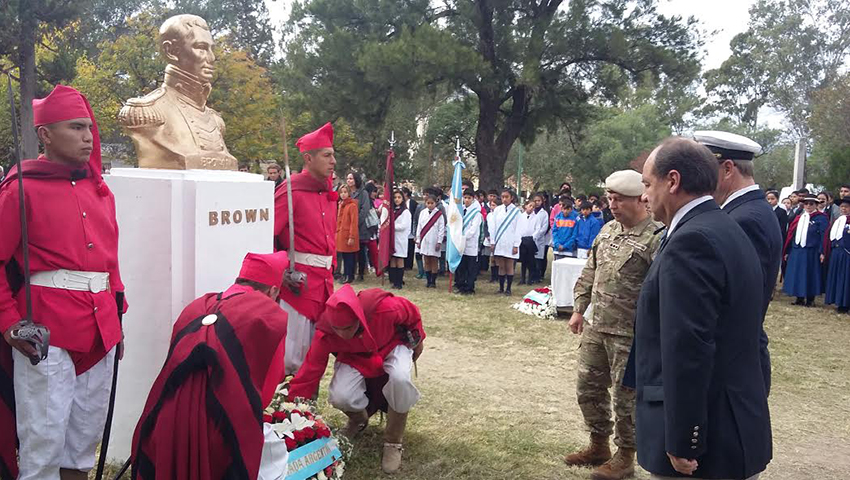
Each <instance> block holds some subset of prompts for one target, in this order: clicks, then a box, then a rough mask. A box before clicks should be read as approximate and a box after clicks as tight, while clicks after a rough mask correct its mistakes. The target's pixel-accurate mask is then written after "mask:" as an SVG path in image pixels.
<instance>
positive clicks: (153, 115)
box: [118, 87, 165, 128]
mask: <svg viewBox="0 0 850 480" xmlns="http://www.w3.org/2000/svg"><path fill="white" fill-rule="evenodd" d="M163 95H165V89H164V88H162V87H160V88H157V89H156V90H154V91H152V92H151V93H149V94H147V95H145V96H143V97H136V98H131V99H129V100H127V104H126V105H124V106H123V107H122V108H121V111H120V112H118V122H119V123H120V124H121V125H123V126H125V127H127V128H142V127H158V126H160V125H162V124H164V123H165V116H164V115H163V114H162V111H161V110H160V109H159V107H158V106H157V104H156V101H157V100H159V99H160V98H162V96H163Z"/></svg>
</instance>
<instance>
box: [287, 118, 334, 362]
mask: <svg viewBox="0 0 850 480" xmlns="http://www.w3.org/2000/svg"><path fill="white" fill-rule="evenodd" d="M333 133H334V132H333V126H331V124H330V123H327V124H325V125H324V126H323V127H322V128H320V129H318V130H316V131H315V132H312V133H308V134H307V135H304V136H303V137H301V138H300V139H299V140H298V142H297V143H296V145H297V146H298V150H299V151H300V152H301V156H302V157H303V159H304V169H303V170H302V171H301V173H297V174H295V175H292V210H293V212H294V218H293V219H292V222H293V223H294V225H290V224H289V222H290V219H289V212H288V207H287V205H288V203H287V202H288V200H287V195H286V190H287V189H288V188H289V182H284V183H282V184H281V185H280V186H279V187H278V188H277V190H276V191H275V196H274V227H275V228H274V235H275V242H276V245H277V249H278V250H285V251H286V250H288V249H289V228H290V227H294V228H295V248H294V250H295V251H294V252H293V254H292V255H293V258H292V259H291V260H292V261H293V262H295V268H296V270H298V271H300V272H303V273H305V274H306V275H307V281H306V285H304V284H296V283H293V282H292V281H290V279H288V277H287V279H286V280H285V286H286V287H287V288H283V289H281V292H280V306H281V308H283V309H284V310H285V311H286V313H287V314H288V315H289V330H288V331H287V334H286V373H288V374H294V373H295V372H297V371H298V368H299V367H301V363H303V362H304V357H305V356H306V355H307V350H308V349H309V348H310V342H311V341H312V339H313V334H314V332H315V331H316V326H315V321H316V318H317V317H318V316H319V313H320V312H321V311H322V309H323V308H324V305H325V302H326V301H327V300H328V298H329V297H330V296H331V294H332V293H333V290H334V278H333V269H334V263H335V262H336V208H337V200H338V198H339V197H338V196H337V194H336V192H334V191H333V190H332V188H331V176H332V175H333V172H334V166H335V165H336V158H334V149H333Z"/></svg>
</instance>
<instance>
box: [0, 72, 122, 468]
mask: <svg viewBox="0 0 850 480" xmlns="http://www.w3.org/2000/svg"><path fill="white" fill-rule="evenodd" d="M32 103H33V115H34V120H35V121H34V123H35V127H36V128H37V129H38V137H39V140H40V141H41V143H42V145H43V146H44V155H41V156H39V157H38V159H36V160H26V161H24V162H23V165H22V170H23V171H22V173H21V174H22V175H23V177H24V189H25V195H26V211H27V224H28V233H29V255H30V271H31V274H32V277H31V284H32V304H33V317H34V318H33V319H32V320H33V321H34V322H36V323H40V324H42V325H44V326H46V327H47V328H49V329H50V333H51V336H50V343H51V344H50V348H49V351H48V357H47V359H46V360H43V361H41V362H40V363H39V364H38V365H32V364H31V363H30V358H29V357H30V356H31V355H33V354H34V353H35V352H34V351H33V349H32V347H31V346H30V345H28V344H27V343H24V342H21V341H19V340H14V339H12V336H11V334H12V332H13V331H15V330H16V329H17V328H18V326H19V325H20V321H21V319H22V318H23V316H24V315H25V314H26V313H25V312H26V305H25V299H24V297H25V295H24V294H23V292H22V291H21V290H20V289H19V287H20V278H21V277H22V275H23V273H22V271H21V266H22V265H23V261H22V256H23V250H22V246H21V219H20V214H19V205H18V198H19V197H18V188H17V185H16V181H17V176H18V175H19V172H17V170H16V169H12V170H11V171H10V172H9V176H8V177H7V178H6V179H5V180H4V182H3V183H2V184H0V232H3V233H2V235H0V264H2V266H3V267H5V269H6V275H0V331H2V332H3V338H4V340H5V342H0V364H5V365H6V366H7V367H9V366H11V367H12V371H8V370H7V371H6V372H5V375H4V374H0V383H2V381H3V378H5V379H6V380H7V381H9V379H11V378H14V380H13V384H14V393H12V391H11V390H10V389H7V387H8V383H7V384H6V385H0V387H2V389H0V390H2V395H1V396H0V458H2V459H3V460H2V461H0V474H5V475H7V476H9V477H14V475H15V470H16V469H17V468H18V465H15V461H14V458H15V457H14V455H13V454H14V439H15V431H16V427H17V438H18V440H19V442H20V445H19V449H18V453H19V455H20V460H19V463H20V465H19V467H20V472H19V474H18V475H19V476H18V477H17V478H18V479H22V480H23V479H39V480H44V479H51V480H52V479H59V478H61V479H63V480H64V479H77V478H79V479H85V478H87V474H86V472H87V471H88V470H90V469H91V468H92V467H93V466H94V456H95V449H96V447H97V444H98V442H99V441H100V439H101V435H102V433H103V425H104V423H105V421H106V410H107V403H108V401H109V390H110V384H111V378H112V369H113V363H114V355H115V354H116V349H115V347H116V345H118V344H119V342H121V340H122V334H121V326H120V323H119V320H118V311H117V310H118V309H117V305H116V301H115V295H116V293H117V292H121V291H123V290H124V285H123V284H122V283H121V277H120V275H119V271H118V224H117V222H116V220H115V198H114V197H113V195H112V192H110V190H109V188H107V186H106V184H105V183H104V182H103V178H102V177H101V159H100V138H99V136H98V130H97V124H96V123H95V119H94V115H93V114H92V112H91V107H90V106H89V104H88V101H87V100H86V98H85V97H84V96H83V95H82V94H80V92H78V91H76V90H74V89H73V88H69V87H65V86H62V85H59V86H57V87H56V88H55V89H54V90H53V92H51V94H50V95H49V96H47V97H46V98H43V99H36V100H33V102H32ZM10 346H11V347H12V349H11V350H12V351H11V356H12V360H13V361H12V362H10V361H9V355H10V351H9V350H10V348H9V347H10ZM119 350H120V348H119ZM119 355H120V353H119ZM13 406H14V407H15V408H16V410H13V409H12V407H13ZM10 412H15V413H16V414H17V422H15V421H14V419H15V414H14V413H10ZM10 444H11V452H12V455H11V456H10V455H9V451H10ZM3 469H5V472H4V471H3ZM0 476H2V475H0Z"/></svg>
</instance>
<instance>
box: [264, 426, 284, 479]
mask: <svg viewBox="0 0 850 480" xmlns="http://www.w3.org/2000/svg"><path fill="white" fill-rule="evenodd" d="M263 437H264V438H263V454H262V456H261V457H260V474H259V475H258V476H257V480H283V479H284V478H286V469H287V465H288V463H289V452H287V451H286V443H284V441H283V440H282V439H281V438H280V437H278V436H277V434H276V433H274V430H272V426H271V424H269V423H263Z"/></svg>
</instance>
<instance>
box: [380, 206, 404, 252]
mask: <svg viewBox="0 0 850 480" xmlns="http://www.w3.org/2000/svg"><path fill="white" fill-rule="evenodd" d="M389 215H390V209H389V208H386V207H385V208H382V209H381V219H380V220H381V224H383V223H384V222H385V221H386V220H387V217H389ZM408 232H410V210H409V209H402V211H401V214H400V215H399V216H398V217H396V219H395V237H394V240H395V250H394V251H393V257H397V258H407V240H408V238H407V234H408Z"/></svg>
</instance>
